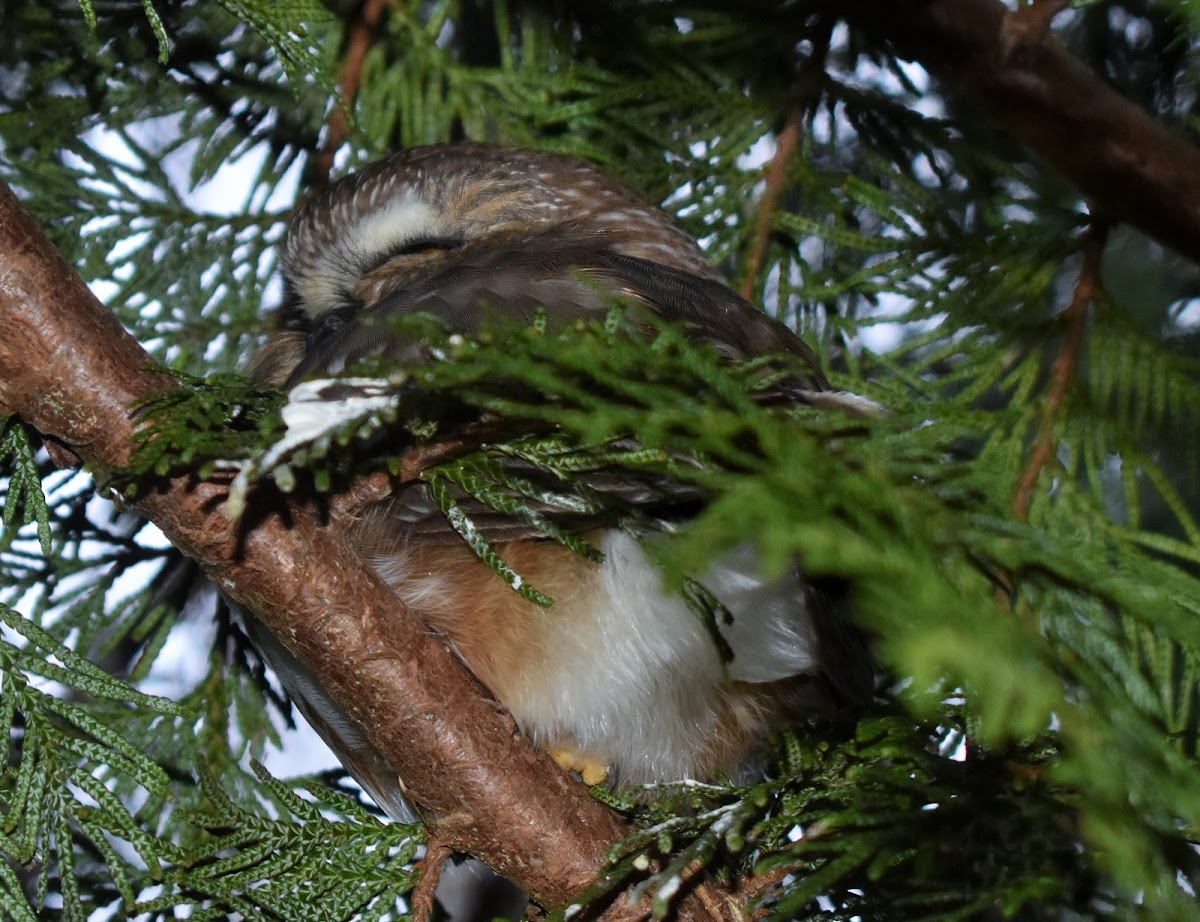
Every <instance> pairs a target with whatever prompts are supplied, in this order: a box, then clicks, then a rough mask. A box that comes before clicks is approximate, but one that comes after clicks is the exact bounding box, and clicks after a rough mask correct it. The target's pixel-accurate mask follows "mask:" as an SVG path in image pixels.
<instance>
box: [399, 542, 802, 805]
mask: <svg viewBox="0 0 1200 922" xmlns="http://www.w3.org/2000/svg"><path fill="white" fill-rule="evenodd" d="M593 540H594V541H595V542H596V543H597V544H598V546H599V548H600V550H602V551H603V552H604V555H605V559H604V562H603V563H602V564H600V565H598V566H597V565H595V564H592V563H590V562H589V561H586V560H584V559H583V558H581V557H579V556H578V555H575V554H573V553H572V552H569V551H565V549H561V548H557V547H556V546H554V545H551V544H549V543H548V542H544V541H539V542H531V541H525V542H514V543H513V544H511V545H507V546H506V547H504V548H502V549H501V550H502V553H505V554H506V558H507V559H508V560H509V563H510V564H511V565H512V566H513V567H514V569H516V570H517V572H518V573H520V574H522V576H523V577H524V578H526V579H527V580H529V581H530V582H532V583H533V584H534V585H535V586H537V587H538V588H539V589H542V590H543V591H547V592H548V593H549V594H550V595H551V596H552V597H553V598H554V599H555V604H554V605H553V606H552V607H550V608H549V609H543V608H539V607H538V606H536V605H533V604H532V603H529V602H527V601H525V600H523V599H521V598H520V597H518V596H517V595H516V593H514V592H513V591H512V590H511V589H509V588H508V587H507V586H506V585H505V584H504V583H503V582H502V581H501V580H500V579H498V578H497V577H495V576H494V575H493V574H492V573H491V572H490V571H488V570H487V568H486V567H484V566H483V565H482V564H480V563H479V562H478V561H477V560H474V558H473V556H472V557H471V559H470V560H465V559H463V558H462V557H461V556H458V553H459V552H457V551H456V552H455V556H454V558H453V559H450V558H448V557H447V556H445V554H444V552H443V554H442V555H440V556H438V557H436V558H435V557H433V556H431V555H430V554H429V553H428V552H426V551H422V550H421V549H420V548H412V547H408V546H404V547H400V548H397V549H396V550H395V551H394V552H393V553H391V554H387V555H380V556H377V557H376V567H377V569H378V570H379V572H380V574H381V575H382V576H383V577H384V578H385V579H386V580H387V581H388V582H389V583H390V584H391V585H392V586H393V587H394V588H395V589H396V591H397V593H398V594H399V595H400V596H401V598H402V599H403V600H404V601H405V602H406V604H408V605H409V607H410V608H413V609H414V610H416V611H417V612H419V613H420V614H421V615H422V616H423V617H425V618H426V620H427V621H429V623H430V624H431V625H433V626H435V627H436V628H437V629H439V630H441V631H442V632H444V633H445V635H446V636H447V637H448V638H449V639H450V640H451V641H452V642H453V644H454V645H455V647H456V648H457V649H458V650H459V651H460V653H461V654H462V656H463V658H464V659H465V660H466V662H467V663H468V665H469V666H470V667H471V668H472V670H473V671H475V673H476V674H477V675H478V676H479V677H480V678H481V679H482V680H483V681H484V682H485V684H487V685H488V686H489V687H490V688H491V690H492V691H493V693H495V695H496V696H497V698H498V699H499V700H500V701H501V702H502V703H503V704H504V705H505V706H506V707H508V708H509V709H510V710H511V712H512V713H513V715H514V717H515V718H516V719H517V722H518V723H519V724H520V725H521V726H522V728H523V729H524V730H525V731H526V732H527V733H529V734H530V735H531V736H532V737H533V738H534V740H535V741H536V742H538V743H539V744H542V745H544V746H546V747H548V748H550V747H555V748H567V749H570V750H572V751H574V752H576V753H578V754H579V755H580V756H582V757H584V758H588V759H591V760H593V761H596V762H599V763H601V764H604V765H608V766H611V768H612V769H613V771H614V773H615V774H616V776H617V779H618V780H619V781H620V782H621V783H623V784H640V783H646V782H652V781H662V780H673V779H679V778H685V777H697V776H707V775H711V774H712V773H713V772H714V771H726V772H728V771H731V770H732V769H733V768H735V767H736V766H735V765H733V764H731V760H732V759H734V758H735V756H736V754H737V752H738V751H740V750H741V749H743V748H744V747H745V746H746V745H748V744H749V742H750V741H756V740H757V739H758V738H759V737H761V736H762V735H763V734H764V733H765V732H766V730H767V729H768V728H769V725H770V724H771V722H772V721H771V715H770V713H768V711H769V704H768V703H767V702H765V701H763V700H760V697H761V696H759V695H756V694H755V692H754V687H755V686H754V685H753V684H748V683H768V682H774V681H775V680H778V679H784V678H787V677H790V676H794V675H797V674H803V673H810V672H813V671H815V669H816V638H815V633H814V630H813V627H812V624H811V622H810V619H809V616H808V613H807V611H806V609H805V602H804V599H805V593H804V590H803V586H802V585H801V584H800V581H799V579H798V577H797V576H795V575H794V574H789V575H786V576H784V577H782V578H780V579H778V580H775V581H773V582H770V583H767V582H764V581H763V579H762V578H761V576H760V575H759V569H760V567H759V560H758V559H757V555H756V554H755V553H754V551H753V550H752V549H751V548H741V549H739V550H737V551H736V552H734V553H733V554H731V555H729V556H728V557H727V558H726V559H724V560H722V561H720V562H719V563H718V564H717V565H715V566H714V567H712V568H711V569H710V571H709V572H708V573H707V574H705V575H704V576H703V578H702V579H701V582H702V583H703V584H704V585H705V586H706V588H708V589H709V590H710V591H711V592H713V593H714V594H715V595H716V596H717V597H718V598H719V599H720V600H721V601H722V603H723V604H724V605H725V606H726V607H727V608H728V609H729V610H730V612H731V613H732V615H733V623H732V625H729V626H726V625H722V626H721V631H722V634H723V636H724V637H725V639H726V641H727V642H728V643H729V645H730V647H731V648H732V650H733V659H732V661H731V662H730V663H728V664H725V665H723V664H722V662H721V659H720V656H719V653H718V649H717V645H716V644H715V643H714V640H713V638H712V637H711V635H710V634H709V632H708V630H707V628H706V627H705V625H704V624H703V623H702V621H701V619H700V617H699V616H698V615H697V614H696V613H695V612H694V611H693V610H692V609H691V608H690V607H689V606H688V604H687V602H686V601H685V600H684V599H682V598H681V597H679V596H678V595H675V594H673V593H669V592H666V591H665V590H664V588H663V583H662V579H661V576H660V573H659V570H658V568H657V567H656V566H655V564H654V563H653V562H652V561H651V560H650V558H649V557H648V555H647V554H646V552H645V550H643V548H642V547H641V546H640V545H639V544H638V543H637V541H635V540H634V539H633V538H632V537H630V536H629V535H627V534H625V533H623V532H620V531H615V530H613V531H606V532H601V533H599V534H598V535H595V536H593ZM463 550H466V549H465V548H464V549H463ZM466 553H467V554H468V555H469V554H470V552H469V551H466ZM514 555H515V557H516V558H518V559H513V557H514Z"/></svg>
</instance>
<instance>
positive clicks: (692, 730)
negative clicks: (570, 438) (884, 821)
mask: <svg viewBox="0 0 1200 922" xmlns="http://www.w3.org/2000/svg"><path fill="white" fill-rule="evenodd" d="M281 264H282V268H283V276H284V282H285V290H286V302H287V306H286V311H285V316H286V317H287V320H286V323H285V326H286V329H284V330H283V331H282V332H280V333H279V334H278V335H277V336H276V338H275V339H274V341H273V342H272V343H271V345H270V346H269V347H268V349H267V350H266V351H265V353H264V354H263V356H262V358H261V359H260V361H259V362H258V367H257V373H258V374H259V375H260V376H262V377H265V378H268V379H271V380H273V381H276V382H279V383H284V384H286V385H292V384H296V383H298V382H301V381H304V380H306V379H311V378H326V377H330V376H336V375H338V374H340V373H342V372H343V371H345V370H346V369H347V368H349V367H351V366H352V365H353V364H354V363H355V362H356V361H359V360H362V359H368V358H370V359H372V360H374V361H376V362H384V363H387V362H390V361H395V362H396V363H405V364H411V363H413V362H420V361H421V360H422V356H423V355H425V352H424V350H423V349H422V343H421V342H420V341H419V340H418V339H415V338H413V335H411V334H406V333H403V332H401V331H400V329H401V328H399V327H397V325H396V324H395V323H389V322H388V321H390V320H393V319H394V318H400V317H404V316H407V315H410V314H417V313H420V314H425V315H432V316H433V317H435V318H438V319H439V320H440V321H441V323H442V324H443V325H444V326H445V327H446V328H447V329H449V330H451V331H457V332H461V333H464V334H471V333H474V332H477V331H479V330H480V329H482V328H483V327H485V326H489V325H494V324H496V323H502V322H509V323H518V324H527V323H530V322H531V321H533V320H534V319H535V318H540V319H541V322H544V323H546V324H547V325H548V326H550V327H551V328H564V327H567V326H569V325H570V324H572V323H574V322H576V321H577V320H579V319H584V320H591V319H603V318H604V317H605V316H606V315H607V312H608V311H609V310H611V308H612V305H613V303H614V302H618V303H621V304H624V305H628V306H629V308H630V316H631V318H632V319H631V323H632V324H633V325H634V327H635V328H637V327H638V324H639V320H638V317H642V318H645V317H646V316H647V312H649V313H650V314H653V315H655V316H656V317H657V318H659V319H660V320H662V321H665V322H668V323H672V324H678V325H680V326H681V327H682V329H683V330H684V332H685V334H686V335H687V336H688V337H690V338H692V339H693V340H695V341H697V342H701V343H705V344H708V345H710V346H712V347H714V348H715V349H716V350H717V353H718V354H719V356H720V357H721V358H722V360H724V361H727V362H730V363H737V362H743V361H746V360H748V359H752V358H755V357H758V356H763V355H767V354H775V353H783V354H787V355H790V356H792V357H793V358H794V359H795V360H796V363H797V364H798V365H799V366H801V367H802V368H803V369H804V371H803V372H802V373H800V376H799V378H798V379H797V380H796V381H794V382H792V385H793V386H791V387H790V388H789V389H788V391H787V394H788V399H790V400H796V401H804V402H808V403H813V404H818V405H819V404H822V403H837V400H838V397H837V395H833V394H830V392H829V390H828V385H827V384H826V381H825V378H824V377H823V375H822V373H821V371H820V369H819V367H818V364H817V361H816V359H815V357H814V356H813V354H812V353H811V351H810V350H809V349H808V348H807V347H806V346H805V345H804V344H803V343H802V342H801V341H800V340H799V339H798V338H797V337H796V336H795V335H794V334H793V333H792V332H791V331H790V330H789V329H787V328H786V327H784V326H783V325H782V324H780V323H778V322H777V321H775V320H774V319H772V318H770V317H768V316H767V315H766V314H765V313H763V312H762V311H760V310H758V309H756V308H755V307H753V306H752V305H751V304H749V303H747V302H746V301H745V300H743V299H742V298H740V297H738V296H737V295H736V294H735V293H734V292H733V291H732V290H731V289H730V288H729V287H728V286H727V285H726V284H725V283H724V282H723V281H722V280H721V278H720V277H719V275H718V274H717V273H716V272H715V271H714V269H713V268H712V267H711V266H710V265H709V263H708V260H707V259H706V257H705V254H704V252H703V251H702V250H701V248H700V247H699V246H698V245H697V243H696V242H695V241H694V240H693V239H692V238H691V237H690V236H689V235H688V234H686V233H685V232H684V231H682V230H681V229H680V228H679V227H677V226H676V225H675V224H674V223H673V222H672V220H671V219H670V218H669V217H668V216H667V215H666V214H665V213H664V212H663V211H661V210H660V209H658V208H656V207H653V206H652V205H650V204H648V203H646V202H645V201H643V200H642V199H641V198H640V197H639V196H638V195H636V194H635V193H634V192H632V191H631V190H630V189H628V188H627V187H626V186H624V185H622V184H621V183H620V182H618V181H616V180H614V179H613V178H611V177H610V176H608V175H606V174H605V173H604V172H602V171H601V170H599V169H597V168H596V167H595V166H593V165H591V164H589V163H587V162H584V161H582V160H577V159H572V158H569V157H565V156H559V155H555V154H550V153H545V152H539V151H530V150H520V149H513V148H507V147H495V146H488V145H479V144H458V145H437V146H430V147H418V148H412V149H409V150H405V151H403V152H401V153H398V154H396V155H394V156H392V157H389V158H388V159H385V160H382V161H380V162H377V163H374V164H372V165H370V166H368V167H366V168H365V169H363V170H361V171H360V172H357V173H354V174H352V175H350V176H347V177H345V178H344V179H342V180H341V181H339V182H337V183H335V184H333V185H332V186H330V187H328V188H327V189H325V190H324V191H322V192H320V193H318V194H317V195H316V196H315V197H313V198H312V199H311V200H310V201H308V202H307V204H305V205H304V206H303V207H302V208H301V209H300V210H299V211H298V213H297V214H296V215H295V217H294V219H293V221H292V223H291V226H290V229H289V231H288V233H287V236H286V239H285V241H284V243H283V245H282V253H281ZM641 323H642V325H643V326H646V322H645V321H644V320H643V321H641ZM610 476H611V475H610ZM694 512H695V503H694V502H693V501H692V500H691V499H689V501H688V502H686V503H685V502H681V503H680V504H679V508H678V509H672V508H671V506H670V503H667V504H665V506H664V504H663V502H662V500H661V497H660V498H659V500H658V504H657V505H656V507H655V508H654V510H653V512H652V515H651V516H650V518H651V522H652V526H654V527H660V528H661V529H662V530H663V531H667V530H669V529H671V528H673V527H675V526H676V525H678V524H679V522H680V520H682V519H684V518H686V517H687V516H688V515H692V514H694ZM480 527H482V528H485V529H486V530H487V531H488V537H489V539H490V540H491V541H492V542H493V544H494V546H495V548H496V550H497V551H498V553H499V555H500V556H501V557H502V558H503V559H504V561H505V562H506V563H507V564H508V565H509V566H510V567H511V568H512V569H513V570H514V571H516V573H518V574H520V576H521V578H522V579H523V580H525V581H528V582H529V583H532V584H533V585H535V586H537V587H538V588H539V589H541V590H542V591H544V592H545V593H546V594H547V595H548V596H550V597H551V598H552V599H553V600H554V602H553V605H550V606H544V605H539V604H536V603H535V602H533V601H530V600H528V599H526V598H524V597H523V596H522V595H520V594H518V593H517V592H515V591H514V590H513V588H512V586H511V585H510V584H509V582H507V581H505V580H503V579H501V578H500V577H498V576H497V575H496V574H495V573H494V572H493V571H492V570H491V569H490V568H489V567H488V566H487V565H486V564H484V563H483V562H482V561H481V560H480V559H479V558H478V557H477V555H476V554H475V552H474V551H473V550H472V549H471V548H470V547H468V545H467V544H466V543H465V542H464V541H463V540H462V539H461V538H460V537H459V535H458V534H457V533H456V532H455V531H454V530H453V529H452V528H451V527H450V526H449V525H448V524H447V523H446V520H445V518H444V517H443V516H442V515H441V513H440V512H439V511H438V509H437V506H436V504H435V503H434V502H433V501H432V499H431V497H430V495H429V492H428V489H427V487H425V486H424V485H423V484H420V483H415V484H411V485H408V486H404V487H403V488H401V489H397V491H396V493H395V494H394V495H393V496H391V497H390V498H389V499H387V500H386V501H383V502H380V503H379V504H378V505H376V506H375V507H374V508H372V509H370V510H368V511H367V513H366V514H365V515H364V516H363V517H362V521H361V523H359V524H358V526H357V527H356V531H355V534H354V542H355V546H356V548H357V551H358V552H359V553H360V554H361V555H362V557H363V559H364V560H365V561H366V562H367V563H369V565H370V566H372V567H373V568H374V569H375V570H376V571H377V572H378V574H379V575H380V576H381V577H382V578H383V579H384V580H385V581H386V582H387V583H388V584H389V585H390V586H391V587H392V589H393V590H394V591H395V593H396V595H397V596H398V597H399V598H400V599H401V600H402V601H403V603H404V604H405V606H407V607H408V608H409V609H410V610H411V611H413V612H415V613H416V614H418V615H419V616H420V617H421V618H422V619H423V620H424V621H425V622H426V623H427V624H428V625H429V628H430V630H432V631H434V632H437V633H438V634H440V635H441V636H442V637H443V638H444V639H445V640H446V642H447V643H448V644H450V645H451V646H452V648H453V650H454V651H456V653H457V654H458V655H459V656H460V657H461V659H462V660H463V662H464V663H465V664H466V665H467V667H468V668H469V669H470V670H471V671H472V672H473V673H474V674H475V676H477V677H478V679H479V680H480V681H481V682H482V683H483V684H484V685H485V686H486V687H487V689H488V690H490V692H491V694H493V695H494V696H495V699H496V700H497V701H498V702H499V703H500V704H502V705H503V706H504V707H505V708H507V709H508V710H509V711H510V712H511V713H512V715H513V717H514V718H515V719H516V721H517V723H518V725H519V726H520V727H521V728H522V730H523V731H524V733H526V734H527V735H528V737H529V738H530V739H531V740H532V742H533V743H534V744H535V745H537V746H540V747H543V748H545V749H546V750H548V751H549V752H550V753H551V755H552V756H553V757H554V758H555V759H556V760H557V761H558V762H559V764H561V765H562V766H564V767H565V768H567V769H570V770H573V771H576V772H578V773H579V774H580V775H581V776H582V779H583V780H584V781H585V782H586V783H588V784H594V783H597V782H601V781H606V782H607V783H609V784H611V785H614V786H618V787H631V786H639V785H647V784H652V783H655V782H664V781H673V780H679V779H699V780H708V779H716V778H733V779H736V778H739V777H744V776H745V775H746V773H747V772H751V771H753V770H754V766H755V764H756V756H757V754H758V753H759V750H760V747H761V744H762V742H763V740H764V739H765V738H766V737H767V736H768V735H769V733H770V732H771V731H772V730H774V729H776V728H778V727H780V726H781V725H783V724H786V723H787V722H788V721H794V720H795V719H797V718H798V717H802V716H804V715H806V714H811V713H815V712H828V711H833V710H836V709H838V708H842V707H846V706H848V705H854V704H856V703H859V702H862V701H863V700H865V699H866V698H868V697H869V696H870V694H871V685H872V677H871V667H870V663H869V657H868V655H867V653H866V650H865V648H864V646H863V644H862V641H861V640H860V639H859V637H858V635H857V634H856V633H855V632H854V631H853V630H852V629H850V628H849V627H847V626H846V625H845V624H844V623H843V622H842V620H841V619H840V618H839V617H838V614H837V612H836V611H835V610H834V606H833V605H832V603H831V602H830V601H829V599H828V598H827V597H826V595H825V594H823V593H822V592H820V591H818V590H817V589H816V588H814V586H813V585H812V584H811V583H810V582H809V581H806V580H805V578H804V576H803V574H802V573H801V572H800V571H799V569H798V568H797V569H793V571H791V572H789V573H786V574H785V575H783V576H780V577H778V578H774V579H769V580H768V579H764V577H763V576H762V575H761V573H760V561H759V559H758V557H757V554H756V551H755V549H754V548H753V547H750V546H746V547H740V548H737V549H735V550H734V551H733V552H732V553H729V554H728V555H727V556H725V557H723V558H721V559H718V560H713V561H712V562H711V565H710V566H709V567H708V569H707V572H704V573H697V574H695V577H696V579H698V580H699V581H700V582H701V583H702V584H703V585H704V586H705V587H706V588H707V589H708V590H709V591H710V592H711V593H712V594H714V595H715V596H716V597H717V598H718V599H719V601H720V602H721V604H722V605H723V606H724V607H725V608H726V609H727V610H728V612H729V613H730V614H731V615H732V621H731V623H730V624H729V625H728V626H724V625H723V626H722V628H721V630H722V634H723V636H724V640H725V641H726V642H727V644H728V652H730V653H732V658H731V659H728V661H727V662H726V661H723V658H722V654H721V651H720V650H719V649H718V645H717V644H716V643H715V642H714V639H713V637H712V635H711V633H710V631H709V629H708V628H707V627H706V626H705V625H704V623H703V622H702V619H701V618H699V617H698V616H697V614H696V612H695V611H694V610H693V609H692V607H691V606H690V605H689V603H688V601H687V600H685V599H684V598H682V597H681V596H679V595H678V594H676V593H674V592H672V591H670V590H669V589H668V588H667V587H666V586H665V585H664V581H663V579H662V577H661V575H660V573H659V570H658V568H657V567H656V565H655V564H654V562H653V560H652V556H651V554H650V553H649V552H648V551H647V548H646V542H647V541H651V542H652V541H653V540H654V534H653V527H652V528H651V533H650V534H649V535H646V534H640V535H638V536H636V537H635V536H634V535H632V534H630V532H629V531H628V530H626V529H623V528H621V527H619V526H618V523H617V522H616V520H615V519H612V518H608V519H606V518H605V516H604V515H603V514H599V513H598V514H596V515H595V516H594V517H593V518H592V519H587V520H584V521H582V522H580V521H574V522H573V523H572V527H573V528H575V529H576V530H577V531H579V532H580V533H581V534H582V535H583V536H584V537H585V538H586V539H587V540H588V541H589V542H590V543H591V544H592V545H593V546H594V547H596V548H598V549H599V550H600V552H601V553H602V555H603V557H602V560H601V561H600V562H597V561H595V560H592V559H589V558H587V557H585V556H583V555H580V554H578V553H576V552H575V551H573V550H571V549H569V548H567V547H565V546H563V545H562V544H561V543H559V542H556V541H554V540H550V539H549V538H547V537H546V536H545V535H543V534H540V533H538V532H537V531H536V530H534V529H532V528H531V527H529V526H528V525H526V524H524V523H514V522H511V521H508V522H487V523H485V524H484V525H481V526H480ZM260 633H261V632H260ZM259 642H260V643H261V644H263V645H264V646H266V647H267V656H268V658H269V659H270V660H271V661H272V662H273V663H274V664H275V665H276V667H277V670H278V671H279V672H280V674H281V675H282V676H283V678H284V681H285V684H286V685H287V686H288V689H289V691H290V692H291V694H292V695H293V698H294V699H295V700H296V701H297V702H298V704H299V705H300V707H301V709H302V710H303V711H304V713H305V714H306V716H308V718H309V720H310V722H312V723H313V724H314V726H315V727H316V728H317V729H318V730H319V731H320V732H321V733H322V735H323V736H324V737H325V738H326V740H327V742H329V743H330V744H331V745H332V747H333V748H334V750H335V751H336V752H338V754H339V755H340V756H341V757H342V759H343V761H344V763H345V764H346V765H347V767H348V768H349V769H350V771H351V772H352V773H354V774H355V775H356V776H357V777H358V778H359V780H360V781H361V782H362V783H363V784H364V786H365V787H366V788H367V790H368V791H369V792H370V793H371V794H372V795H373V796H374V797H375V799H376V800H377V801H378V802H379V803H380V805H381V806H382V807H383V808H384V809H385V810H387V811H388V812H390V813H392V814H393V815H397V816H406V815H407V812H406V810H405V807H404V804H403V799H402V797H401V795H400V791H399V789H398V785H397V783H396V779H395V777H394V773H389V771H388V769H387V767H386V765H382V764H381V763H380V760H379V759H378V757H377V755H375V754H374V753H373V752H372V751H371V750H370V747H369V744H367V743H366V742H365V739H364V737H363V734H362V733H361V730H360V729H359V728H357V727H355V726H354V725H353V724H352V722H350V721H349V720H348V719H347V718H346V717H345V716H344V715H343V714H342V713H341V712H340V711H339V710H338V708H337V707H336V705H335V704H334V702H332V701H331V700H330V699H329V698H328V697H327V696H326V695H325V694H324V693H323V691H322V690H321V689H320V688H319V687H318V686H317V684H316V683H315V682H314V681H312V679H311V677H310V676H308V675H307V673H305V671H304V669H303V667H302V665H301V664H300V663H299V662H297V661H296V660H295V659H294V658H292V657H291V656H290V655H289V654H288V653H287V651H286V650H284V649H283V647H282V646H281V645H279V644H278V643H277V642H273V641H272V640H271V638H269V637H265V638H264V637H259Z"/></svg>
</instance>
